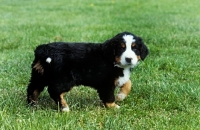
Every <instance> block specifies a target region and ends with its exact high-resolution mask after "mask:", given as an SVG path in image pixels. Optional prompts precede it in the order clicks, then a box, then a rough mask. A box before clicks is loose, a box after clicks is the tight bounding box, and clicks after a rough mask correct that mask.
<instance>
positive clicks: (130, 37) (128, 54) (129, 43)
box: [121, 35, 138, 67]
mask: <svg viewBox="0 0 200 130" xmlns="http://www.w3.org/2000/svg"><path fill="white" fill-rule="evenodd" d="M123 39H124V41H125V44H126V50H125V51H124V52H123V53H122V56H121V65H122V66H126V65H129V66H131V67H134V66H135V65H137V62H138V58H137V55H136V54H135V52H134V51H133V50H132V44H133V43H135V39H134V37H133V35H124V36H123ZM126 58H129V59H131V61H130V63H129V62H127V61H126Z"/></svg>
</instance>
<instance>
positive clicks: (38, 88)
mask: <svg viewBox="0 0 200 130" xmlns="http://www.w3.org/2000/svg"><path fill="white" fill-rule="evenodd" d="M44 87H45V85H44V84H43V82H42V81H41V80H40V79H38V77H31V79H30V83H29V85H28V87H27V101H28V104H30V105H33V106H34V105H36V104H37V100H38V97H39V95H40V93H41V92H42V91H43V90H44Z"/></svg>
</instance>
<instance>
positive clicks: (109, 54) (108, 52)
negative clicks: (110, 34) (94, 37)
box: [102, 40, 115, 60]
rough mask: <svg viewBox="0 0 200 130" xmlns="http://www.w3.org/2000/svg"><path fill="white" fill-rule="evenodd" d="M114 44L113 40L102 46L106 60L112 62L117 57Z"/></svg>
mask: <svg viewBox="0 0 200 130" xmlns="http://www.w3.org/2000/svg"><path fill="white" fill-rule="evenodd" d="M113 46H114V44H113V42H112V41H111V40H106V41H105V42H104V43H103V44H102V49H103V51H104V55H105V57H106V58H108V59H110V60H112V58H113V57H114V55H115V52H114V47H113Z"/></svg>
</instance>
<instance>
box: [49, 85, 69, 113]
mask: <svg viewBox="0 0 200 130" xmlns="http://www.w3.org/2000/svg"><path fill="white" fill-rule="evenodd" d="M48 92H49V95H50V97H51V98H52V99H53V100H54V101H55V103H56V104H58V105H59V107H60V110H61V111H62V112H69V106H68V104H67V102H66V101H65V99H64V94H65V92H60V89H58V87H55V86H49V87H48Z"/></svg>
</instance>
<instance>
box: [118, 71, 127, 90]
mask: <svg viewBox="0 0 200 130" xmlns="http://www.w3.org/2000/svg"><path fill="white" fill-rule="evenodd" d="M123 73H124V76H123V77H119V79H118V81H117V86H118V87H121V86H122V85H124V84H125V83H126V82H127V81H128V80H129V78H130V69H129V68H126V69H124V70H123Z"/></svg>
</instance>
